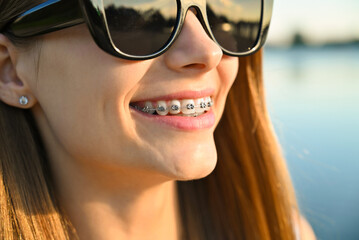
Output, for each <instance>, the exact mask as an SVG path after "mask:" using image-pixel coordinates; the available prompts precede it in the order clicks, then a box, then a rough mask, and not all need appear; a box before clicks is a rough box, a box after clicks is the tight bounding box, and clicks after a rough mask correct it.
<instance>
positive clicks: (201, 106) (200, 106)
mask: <svg viewBox="0 0 359 240" xmlns="http://www.w3.org/2000/svg"><path fill="white" fill-rule="evenodd" d="M194 105H195V106H196V108H195V110H196V113H203V112H204V110H205V107H206V106H207V104H206V103H205V101H204V99H203V98H198V99H196V100H194Z"/></svg>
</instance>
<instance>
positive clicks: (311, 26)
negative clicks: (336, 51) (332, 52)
mask: <svg viewBox="0 0 359 240" xmlns="http://www.w3.org/2000/svg"><path fill="white" fill-rule="evenodd" d="M295 32H300V33H302V34H303V35H304V36H305V37H306V39H307V40H308V41H309V42H311V43H313V44H320V43H323V42H327V41H338V40H348V39H353V38H356V39H359V0H274V9H273V18H272V24H271V29H270V34H269V37H268V43H270V44H272V45H283V44H287V43H288V42H290V41H291V37H292V36H293V34H294V33H295Z"/></svg>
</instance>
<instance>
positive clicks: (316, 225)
mask: <svg viewBox="0 0 359 240" xmlns="http://www.w3.org/2000/svg"><path fill="white" fill-rule="evenodd" d="M358 12H359V1H358V0H340V1H338V0H337V1H334V0H327V1H323V0H321V1H320V0H319V1H312V0H300V1H298V0H297V1H295V0H275V1H274V12H273V20H272V24H271V28H270V31H269V32H270V34H269V37H268V42H267V45H266V47H265V50H264V58H265V59H264V76H265V86H266V89H267V102H268V108H269V111H270V115H271V118H272V121H273V124H274V127H275V129H276V132H277V135H278V138H279V141H280V143H281V145H282V147H283V152H284V154H285V156H286V159H287V162H288V167H289V170H290V173H291V177H292V180H293V182H294V186H295V189H296V193H297V197H298V201H299V206H300V209H301V211H302V213H303V215H304V216H305V217H306V218H307V219H308V221H309V222H310V223H311V225H312V227H313V229H314V231H315V233H316V235H317V238H318V239H322V240H334V239H340V240H358V239H359V225H358V223H359V187H358V184H359V107H358V105H359V14H358Z"/></svg>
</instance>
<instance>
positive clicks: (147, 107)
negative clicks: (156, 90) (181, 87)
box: [144, 101, 156, 114]
mask: <svg viewBox="0 0 359 240" xmlns="http://www.w3.org/2000/svg"><path fill="white" fill-rule="evenodd" d="M144 112H147V113H149V114H154V113H155V112H156V110H155V109H154V107H153V105H152V103H151V102H148V101H147V102H145V108H144Z"/></svg>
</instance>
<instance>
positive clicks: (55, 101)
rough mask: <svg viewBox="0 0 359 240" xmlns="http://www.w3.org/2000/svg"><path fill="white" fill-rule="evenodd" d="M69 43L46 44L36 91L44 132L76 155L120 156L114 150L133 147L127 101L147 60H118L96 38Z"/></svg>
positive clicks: (87, 157) (71, 153) (91, 156)
mask: <svg viewBox="0 0 359 240" xmlns="http://www.w3.org/2000/svg"><path fill="white" fill-rule="evenodd" d="M72 39H75V40H76V38H72ZM71 41H74V40H71ZM66 43H67V44H66V46H65V45H64V46H61V44H59V43H57V44H56V47H55V46H54V45H53V44H52V42H51V41H49V42H47V43H46V44H44V46H43V50H42V52H43V54H42V59H41V71H40V72H39V79H38V84H37V86H36V89H35V92H36V97H37V99H38V102H39V105H40V108H41V110H42V112H43V116H44V118H45V121H41V122H42V123H43V124H46V125H47V126H42V127H43V128H47V129H49V131H47V133H46V136H45V138H46V139H52V140H48V142H52V144H53V145H56V144H57V145H58V146H61V147H62V148H64V150H65V151H66V152H67V153H69V154H70V155H72V156H75V157H76V158H86V159H89V158H93V159H96V158H100V157H101V158H104V157H106V156H108V157H109V158H116V156H110V155H111V154H112V153H114V154H115V152H116V153H118V152H121V148H123V149H126V148H130V147H132V146H131V143H133V142H134V138H135V137H136V136H135V134H134V133H133V132H131V131H133V129H134V128H133V127H132V125H131V124H133V123H132V122H131V121H129V117H128V116H129V114H130V113H129V109H128V103H129V99H130V96H131V94H132V92H133V91H135V90H136V86H137V84H136V83H137V82H138V81H140V79H141V78H142V76H143V74H145V69H146V68H147V66H146V65H145V62H144V63H142V64H134V63H133V62H126V61H123V60H118V59H116V60H115V59H114V58H112V57H111V56H109V55H108V54H105V53H103V52H102V51H101V50H99V49H98V48H97V47H96V46H94V45H93V44H92V43H86V42H85V43H84V42H83V41H81V44H79V43H80V41H79V43H76V42H69V41H66ZM68 45H72V46H75V47H73V48H72V49H70V50H69V49H68ZM54 49H57V50H55V51H54ZM60 49H61V50H62V51H60ZM50 50H51V51H50ZM147 64H148V63H147ZM129 76H131V77H129ZM126 116H127V117H126ZM40 128H41V126H40ZM131 138H132V139H131ZM46 139H45V141H46ZM113 142H116V144H114V143H113ZM50 148H52V149H54V148H56V147H55V146H50ZM119 148H120V149H119Z"/></svg>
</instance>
